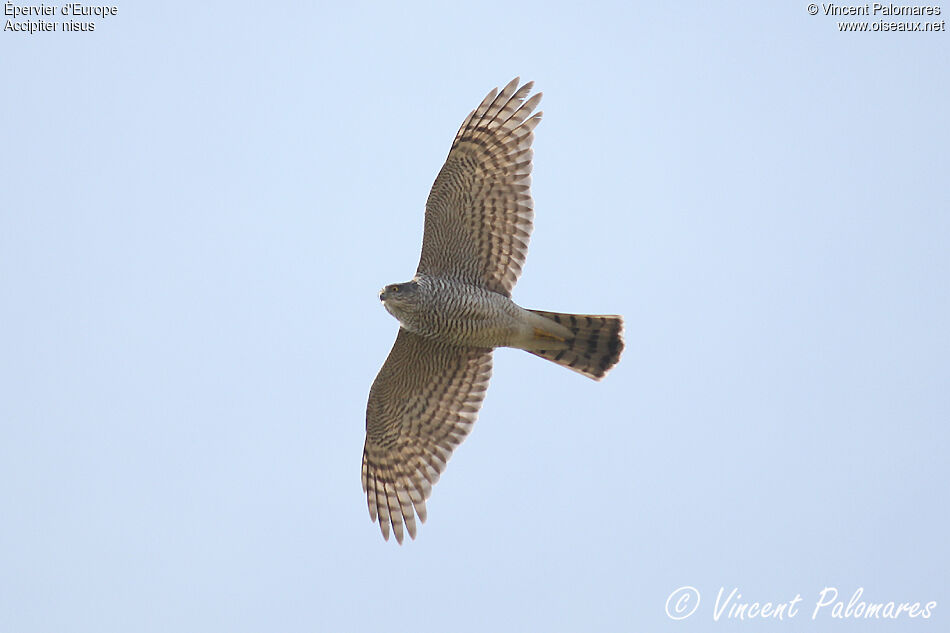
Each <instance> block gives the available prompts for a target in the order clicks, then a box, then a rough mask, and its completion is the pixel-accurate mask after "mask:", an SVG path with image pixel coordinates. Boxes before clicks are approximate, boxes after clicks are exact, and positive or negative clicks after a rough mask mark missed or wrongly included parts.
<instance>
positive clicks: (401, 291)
mask: <svg viewBox="0 0 950 633" xmlns="http://www.w3.org/2000/svg"><path fill="white" fill-rule="evenodd" d="M418 298H419V284H418V283H417V282H416V281H415V280H413V281H407V282H405V283H401V284H389V285H388V286H386V287H385V288H383V289H382V290H380V291H379V300H380V301H382V302H383V305H384V306H385V307H386V310H387V311H388V312H389V313H390V314H392V315H393V316H394V317H396V318H397V319H399V320H400V321H402V318H401V316H402V315H405V314H407V313H409V312H414V311H415V307H416V305H417V304H418Z"/></svg>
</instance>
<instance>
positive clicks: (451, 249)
mask: <svg viewBox="0 0 950 633" xmlns="http://www.w3.org/2000/svg"><path fill="white" fill-rule="evenodd" d="M518 81H519V80H518V78H515V79H514V80H512V81H511V83H509V84H508V85H507V86H505V87H504V88H503V89H502V91H501V92H500V93H499V92H498V90H497V88H496V89H494V90H492V91H491V92H489V93H488V96H486V97H485V100H484V101H482V103H481V105H479V106H478V107H477V108H476V109H475V110H474V111H473V112H472V113H471V114H469V115H468V118H467V119H465V122H464V123H462V127H461V128H459V131H458V134H457V135H456V136H455V142H454V143H452V149H451V150H450V151H449V155H448V158H446V160H445V165H443V166H442V170H441V171H440V172H439V175H438V177H436V179H435V184H433V185H432V190H431V191H430V192H429V199H428V201H427V202H426V219H425V235H424V237H423V240H422V256H421V258H420V259H419V272H420V273H423V274H427V275H431V276H438V277H451V278H454V279H459V280H462V281H467V282H470V283H473V284H476V285H478V286H481V287H483V288H488V289H489V290H493V291H495V292H498V293H501V294H503V295H505V296H510V295H511V289H512V288H513V287H514V285H515V282H517V281H518V276H519V275H520V274H521V268H522V266H523V265H524V260H525V256H526V255H527V252H528V240H529V238H530V237H531V222H532V218H533V216H534V210H533V203H532V201H531V190H530V188H531V157H532V151H531V142H532V140H534V134H533V132H532V130H534V128H535V126H536V125H537V124H538V123H539V122H540V121H541V113H540V112H538V113H537V114H535V115H533V116H531V112H532V111H533V110H534V108H535V106H537V105H538V102H539V101H540V100H541V93H538V94H536V95H534V96H533V97H531V98H530V99H528V100H527V101H525V97H527V96H528V94H529V93H530V92H531V88H532V86H533V83H532V82H528V83H526V84H525V85H523V86H521V87H520V88H519V87H518Z"/></svg>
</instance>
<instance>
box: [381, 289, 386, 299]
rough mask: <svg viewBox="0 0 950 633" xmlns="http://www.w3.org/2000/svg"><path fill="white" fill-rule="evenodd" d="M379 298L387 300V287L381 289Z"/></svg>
mask: <svg viewBox="0 0 950 633" xmlns="http://www.w3.org/2000/svg"><path fill="white" fill-rule="evenodd" d="M379 300H380V301H385V300H386V289H385V288H383V289H382V290H380V291H379Z"/></svg>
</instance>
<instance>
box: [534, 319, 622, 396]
mask: <svg viewBox="0 0 950 633" xmlns="http://www.w3.org/2000/svg"><path fill="white" fill-rule="evenodd" d="M529 312H533V313H534V314H537V315H539V316H543V317H545V318H547V319H551V320H552V321H554V322H555V323H558V324H560V325H562V326H564V327H566V328H567V329H569V330H570V331H571V332H572V333H573V335H574V336H573V338H571V339H569V340H568V341H567V343H568V344H569V347H567V348H565V349H552V350H543V349H542V350H537V351H532V352H531V353H532V354H534V355H535V356H540V357H541V358H546V359H547V360H550V361H553V362H555V363H557V364H558V365H562V366H564V367H567V368H568V369H573V370H574V371H576V372H578V373H581V374H584V375H585V376H587V377H588V378H593V379H594V380H600V379H601V378H603V377H604V376H606V375H607V372H608V371H610V369H611V368H612V367H613V366H614V365H616V364H617V361H619V360H620V353H621V352H622V351H623V317H621V316H617V315H602V314H564V313H560V312H544V311H543V310H529Z"/></svg>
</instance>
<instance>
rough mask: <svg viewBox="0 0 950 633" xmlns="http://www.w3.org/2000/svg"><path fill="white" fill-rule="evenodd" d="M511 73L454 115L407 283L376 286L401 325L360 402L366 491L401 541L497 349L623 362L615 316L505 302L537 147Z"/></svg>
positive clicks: (529, 206)
mask: <svg viewBox="0 0 950 633" xmlns="http://www.w3.org/2000/svg"><path fill="white" fill-rule="evenodd" d="M518 83H519V79H518V78H515V79H514V80H512V81H511V82H510V83H509V84H508V85H507V86H505V87H504V88H503V89H502V90H501V92H498V89H497V88H496V89H494V90H492V91H491V92H489V93H488V96H486V97H485V99H484V100H483V101H482V102H481V104H479V106H478V107H477V108H475V110H474V111H472V113H471V114H469V115H468V117H467V118H466V119H465V122H464V123H462V127H461V128H460V129H459V131H458V134H456V136H455V141H454V142H453V143H452V149H451V150H449V155H448V158H446V161H445V164H444V165H443V166H442V170H441V171H440V172H439V175H438V177H436V179H435V184H433V185H432V190H431V191H430V192H429V199H428V201H427V202H426V213H425V231H424V235H423V239H422V256H421V257H420V259H419V267H418V269H417V270H416V275H415V277H413V278H412V279H411V280H410V281H407V282H405V283H399V284H390V285H388V286H386V287H385V288H383V289H382V290H381V291H380V293H379V299H380V301H382V302H383V305H384V306H385V308H386V310H387V311H388V312H389V313H390V314H392V315H393V316H394V317H396V318H397V319H398V320H399V333H398V334H397V335H396V342H395V344H394V345H393V348H392V351H390V353H389V357H388V358H387V359H386V362H385V363H384V364H383V367H382V369H381V370H380V371H379V375H378V376H376V380H375V381H374V382H373V386H372V388H370V392H369V402H368V404H367V405H366V443H365V445H364V447H363V470H362V480H363V491H364V492H365V493H366V500H367V504H368V505H369V514H370V518H371V519H372V520H373V521H377V520H378V521H379V527H380V530H381V531H382V533H383V538H385V539H386V540H389V531H390V526H392V531H393V532H394V533H395V535H396V540H397V541H398V542H399V543H402V541H403V536H404V529H403V525H405V531H408V532H409V536H410V537H412V538H415V537H416V517H417V516H418V517H419V521H420V522H424V521H425V520H426V499H428V498H429V495H430V494H431V492H432V486H433V484H435V483H436V481H438V479H439V476H440V474H441V473H442V471H443V470H444V469H445V465H446V462H448V460H449V457H450V456H451V455H452V451H453V450H454V449H455V447H456V446H458V445H459V444H460V443H461V442H462V440H464V439H465V437H466V435H468V433H469V431H470V430H471V428H472V424H474V422H475V418H476V417H477V415H478V410H479V408H480V407H481V404H482V400H483V399H484V397H485V391H486V389H488V380H489V378H490V377H491V363H492V350H493V349H494V348H496V347H515V348H518V349H523V350H525V351H527V352H530V353H532V354H535V355H537V356H540V357H542V358H546V359H548V360H550V361H553V362H555V363H557V364H559V365H563V366H564V367H568V368H570V369H573V370H574V371H576V372H579V373H581V374H583V375H585V376H587V377H589V378H593V379H594V380H600V379H601V378H603V377H604V375H605V374H606V373H607V372H608V371H609V370H610V369H611V368H612V367H613V366H614V365H616V364H617V361H618V360H620V353H621V351H622V350H623V337H622V332H623V319H622V317H620V316H616V315H582V314H562V313H558V312H545V311H542V310H526V309H524V308H522V307H520V306H518V305H517V304H516V303H515V302H514V301H512V300H511V290H512V288H513V287H514V285H515V282H517V280H518V276H519V275H520V274H521V268H522V266H523V265H524V260H525V255H526V254H527V251H528V239H529V237H530V235H531V227H532V220H533V217H534V208H533V207H534V205H533V203H532V200H531V192H530V186H531V158H532V150H531V142H532V141H533V139H534V133H533V130H534V128H535V126H537V124H538V123H539V122H540V121H541V113H540V112H538V113H537V114H534V115H532V112H533V111H534V109H535V107H536V106H537V105H538V102H539V101H540V100H541V93H538V94H535V95H534V96H532V97H530V98H527V97H528V95H529V94H530V93H531V89H532V87H533V83H532V82H529V83H526V84H525V85H523V86H521V87H520V88H519V87H518Z"/></svg>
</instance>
